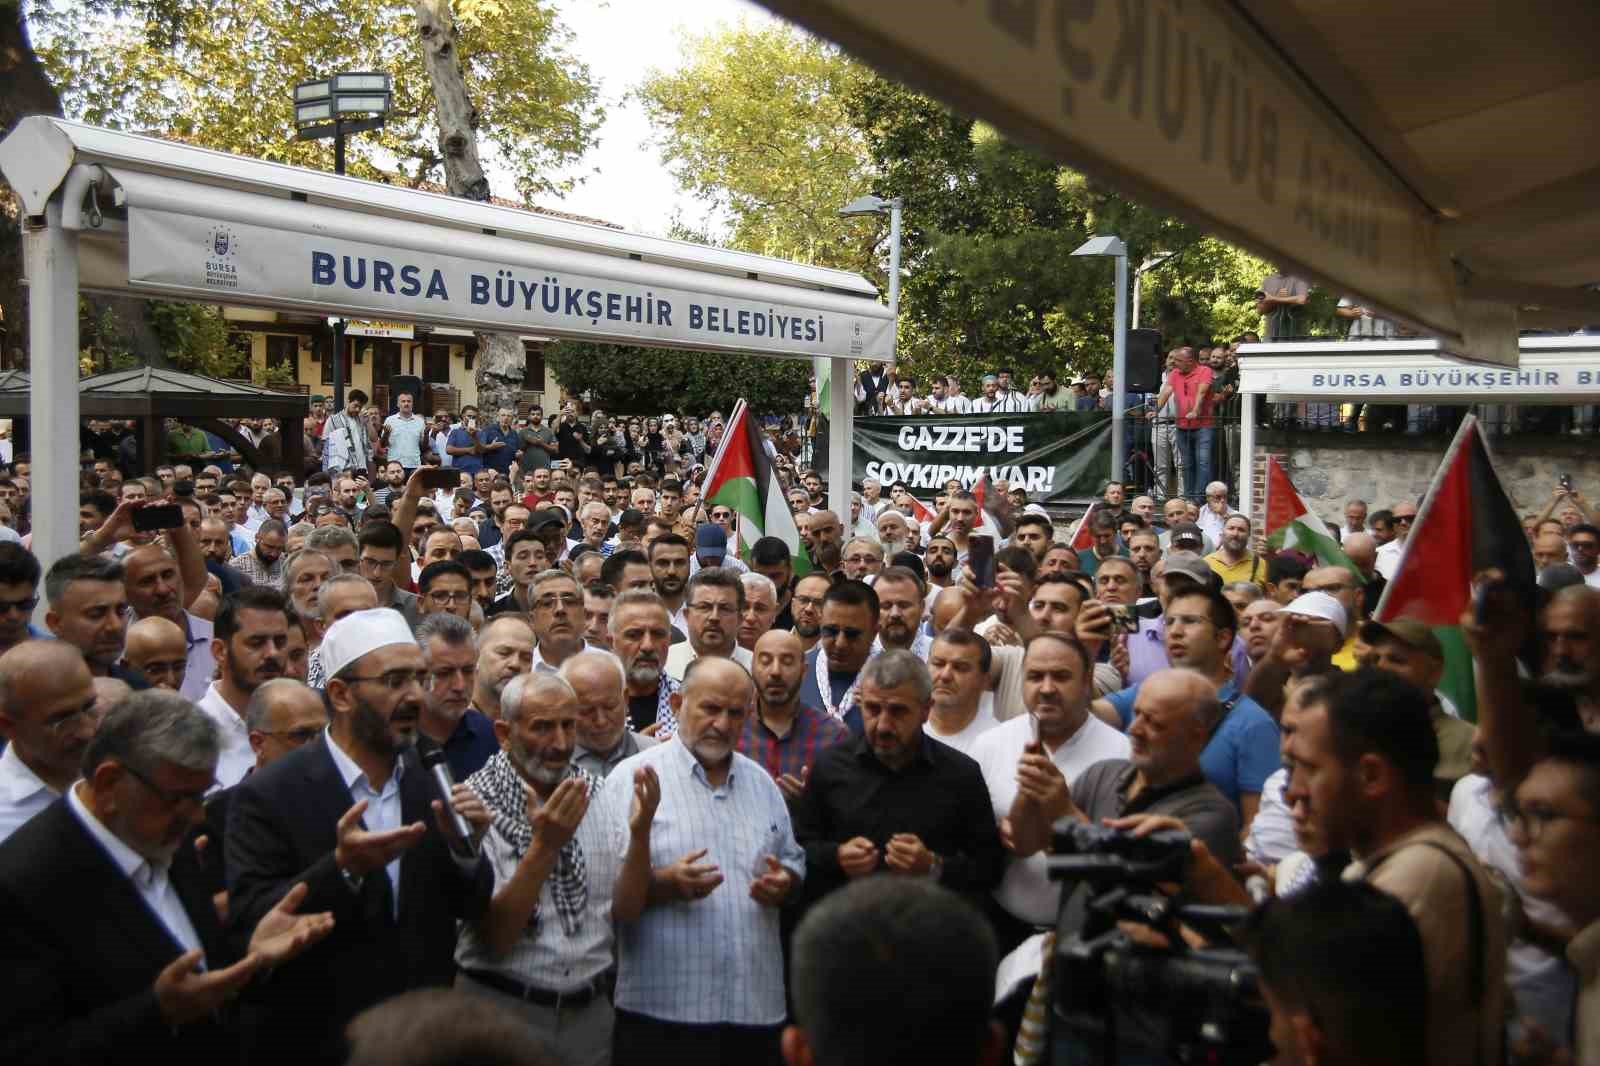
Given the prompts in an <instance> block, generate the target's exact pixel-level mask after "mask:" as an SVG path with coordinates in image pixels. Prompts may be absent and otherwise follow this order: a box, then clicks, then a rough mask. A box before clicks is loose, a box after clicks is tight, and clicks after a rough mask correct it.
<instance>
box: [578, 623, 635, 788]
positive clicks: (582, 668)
mask: <svg viewBox="0 0 1600 1066" xmlns="http://www.w3.org/2000/svg"><path fill="white" fill-rule="evenodd" d="M558 673H559V674H560V675H561V679H562V680H563V681H565V682H566V683H567V684H569V685H571V686H572V691H573V693H574V694H575V695H576V696H577V697H578V744H577V747H576V748H575V749H574V753H573V757H572V761H573V764H574V765H576V766H577V767H578V768H579V769H581V770H585V771H587V772H588V773H590V774H592V775H593V776H595V777H597V778H600V779H602V780H604V779H605V777H606V776H607V775H609V774H610V773H611V771H612V770H615V769H616V768H617V765H618V764H619V763H621V762H622V760H624V759H628V758H632V757H633V756H635V755H637V754H639V752H641V751H645V750H646V749H648V748H653V747H655V746H656V739H655V738H654V737H649V736H645V735H644V734H643V733H636V732H634V731H633V730H632V729H629V728H628V701H627V698H626V696H625V695H624V693H625V691H626V686H627V680H628V678H627V672H626V671H625V670H624V669H623V666H622V660H621V659H619V658H617V656H616V655H615V654H613V653H611V652H609V651H602V650H600V649H591V650H588V651H580V652H578V654H576V655H573V656H570V657H569V658H568V659H567V661H566V662H564V663H562V664H561V669H560V670H559V671H558Z"/></svg>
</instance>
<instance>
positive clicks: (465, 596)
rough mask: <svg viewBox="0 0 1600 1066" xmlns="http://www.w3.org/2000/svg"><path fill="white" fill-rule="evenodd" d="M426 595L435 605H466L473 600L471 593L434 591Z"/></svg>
mask: <svg viewBox="0 0 1600 1066" xmlns="http://www.w3.org/2000/svg"><path fill="white" fill-rule="evenodd" d="M426 595H427V597H428V599H430V600H432V601H433V602H434V603H466V602H467V601H468V600H470V599H472V593H471V592H439V591H437V590H433V591H430V592H428V593H426Z"/></svg>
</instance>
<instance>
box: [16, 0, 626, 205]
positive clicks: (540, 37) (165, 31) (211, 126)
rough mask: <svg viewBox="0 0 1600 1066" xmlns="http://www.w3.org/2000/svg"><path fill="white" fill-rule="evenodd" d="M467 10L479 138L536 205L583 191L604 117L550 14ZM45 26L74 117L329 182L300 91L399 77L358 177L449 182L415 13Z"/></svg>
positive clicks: (333, 10)
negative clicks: (583, 162) (320, 81)
mask: <svg viewBox="0 0 1600 1066" xmlns="http://www.w3.org/2000/svg"><path fill="white" fill-rule="evenodd" d="M455 8H456V10H455V17H456V24H457V29H458V32H459V40H458V43H457V47H456V49H455V53H456V59H457V61H458V62H459V63H460V65H461V67H462V70H463V72H464V73H465V75H466V78H467V81H468V83H469V85H470V86H471V87H472V90H473V94H474V98H475V99H476V100H477V101H479V104H478V112H477V115H476V120H477V126H478V130H479V136H480V138H481V139H482V140H483V141H485V142H486V143H488V144H489V145H492V146H493V148H494V151H495V153H496V155H497V157H498V159H499V160H500V162H501V163H503V164H504V165H505V166H506V167H507V168H508V169H509V170H510V171H511V173H512V174H513V175H514V178H515V185H516V191H517V194H518V195H519V196H521V197H522V198H524V199H525V200H526V199H528V198H530V197H532V196H534V195H537V194H540V193H545V192H550V191H555V190H560V189H564V188H566V187H567V186H568V185H570V183H571V182H570V179H568V180H560V179H558V178H557V177H556V174H557V173H558V172H559V171H560V170H561V168H563V167H564V166H566V165H567V164H569V163H572V162H574V161H576V160H577V159H578V158H579V157H580V156H582V154H583V153H584V151H585V150H586V149H587V148H588V147H589V146H590V144H591V143H593V140H594V134H595V130H596V129H597V127H598V125H599V122H600V119H601V117H602V112H601V108H600V106H599V104H598V89H597V87H596V85H595V83H594V81H593V79H592V78H591V77H590V75H589V71H588V68H587V67H586V66H585V65H584V64H582V63H580V62H578V61H577V60H576V59H575V58H574V57H573V56H572V55H571V54H570V53H569V52H568V51H567V43H568V39H569V36H570V35H569V31H567V30H566V29H565V28H564V27H563V26H562V24H561V22H560V20H559V18H558V16H557V14H556V12H555V10H554V7H553V5H551V4H549V3H545V2H543V0H461V2H459V3H457V4H456V5H455ZM33 23H34V26H33V28H34V33H35V37H36V39H37V47H38V53H39V56H40V58H41V59H42V60H43V63H44V68H45V70H46V71H47V73H48V74H49V77H50V80H51V81H52V82H53V83H54V84H55V85H56V86H57V87H59V89H60V92H61V97H62V104H63V107H64V110H65V112H66V114H68V115H69V116H71V117H74V118H79V119H82V120H83V121H86V122H90V123H93V124H95V125H101V126H109V127H112V128H119V129H134V130H141V131H153V132H155V133H157V134H159V135H161V136H168V137H173V138H176V139H178V140H182V141H185V142H187V143H190V144H197V145H202V146H204V147H208V148H217V149H221V150H223V151H228V152H236V153H238V154H241V155H248V156H253V157H256V158H260V159H270V160H274V161H277V162H284V163H293V164H297V165H301V166H310V167H317V168H320V169H331V168H332V147H331V142H328V141H297V140H294V139H293V136H292V134H293V130H294V111H293V106H292V102H291V101H292V91H293V88H294V84H295V83H296V82H298V81H303V80H306V79H309V78H313V77H319V76H322V75H326V74H331V73H334V72H337V71H340V70H381V71H386V72H388V73H389V74H390V75H391V76H392V77H393V81H394V99H393V109H392V110H391V111H390V113H389V119H388V124H387V125H386V126H385V127H384V129H383V130H382V131H381V132H379V133H373V134H363V135H362V136H360V137H357V138H352V139H351V141H350V146H349V165H348V169H349V172H350V173H352V174H358V175H361V176H364V177H373V178H378V179H379V180H389V181H397V182H403V183H405V184H410V185H417V184H421V183H423V182H436V183H440V184H442V182H443V175H444V162H445V159H444V150H443V149H442V147H441V145H440V137H439V129H438V125H437V123H436V121H435V118H434V109H433V107H432V91H431V88H430V85H429V80H428V74H427V71H426V70H425V69H424V66H423V58H422V50H421V41H420V38H419V36H418V34H417V32H416V16H415V12H414V10H413V5H412V4H411V3H409V2H407V0H367V2H364V3H349V2H347V0H298V2H296V3H293V4H286V3H281V2H278V0H226V2H223V3H195V2H181V0H166V2H164V3H160V4H132V3H124V4H105V3H85V2H78V3H72V4H56V5H50V4H38V5H36V7H35V10H34V18H33ZM397 164H398V165H397Z"/></svg>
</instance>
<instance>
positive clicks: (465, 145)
mask: <svg viewBox="0 0 1600 1066" xmlns="http://www.w3.org/2000/svg"><path fill="white" fill-rule="evenodd" d="M413 7H414V8H415V9H416V13H417V32H418V34H419V35H420V36H421V38H422V61H423V64H424V65H425V66H426V67H427V68H428V78H429V80H430V81H431V82H432V83H433V99H434V118H435V120H436V121H437V122H438V124H439V154H440V155H442V156H443V157H444V174H445V188H446V189H447V190H448V191H449V193H450V195H451V196H460V197H463V198H465V199H468V200H479V201H483V200H488V199H489V179H488V178H486V177H484V174H483V165H482V164H481V163H480V162H479V161H478V109H477V108H475V107H473V106H472V98H471V97H470V96H469V95H468V93H467V79H466V76H465V74H463V73H462V70H461V63H460V61H459V58H458V57H457V55H456V21H455V15H454V14H453V13H452V12H451V9H450V0H414V3H413ZM477 336H478V356H477V359H478V362H477V366H476V368H475V369H474V371H473V378H474V380H475V382H476V383H477V386H478V406H479V408H481V409H482V410H484V411H485V412H489V413H491V417H492V412H493V411H494V410H495V409H497V408H500V407H509V408H511V409H513V410H515V409H516V406H517V400H518V399H519V398H520V397H521V395H522V382H523V379H524V378H525V377H526V375H527V365H528V357H527V353H526V352H525V351H524V350H523V347H522V340H521V338H520V337H518V336H517V335H516V334H515V333H484V332H480V333H478V335H477Z"/></svg>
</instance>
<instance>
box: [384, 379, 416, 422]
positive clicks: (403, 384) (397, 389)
mask: <svg viewBox="0 0 1600 1066" xmlns="http://www.w3.org/2000/svg"><path fill="white" fill-rule="evenodd" d="M402 392H409V393H410V394H411V409H412V410H413V411H414V412H416V413H417V414H419V415H420V414H421V413H422V379H421V378H419V377H417V376H416V375H415V374H395V375H394V376H393V377H391V378H390V379H389V413H390V414H393V413H394V412H396V411H398V410H400V394H401V393H402Z"/></svg>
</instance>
